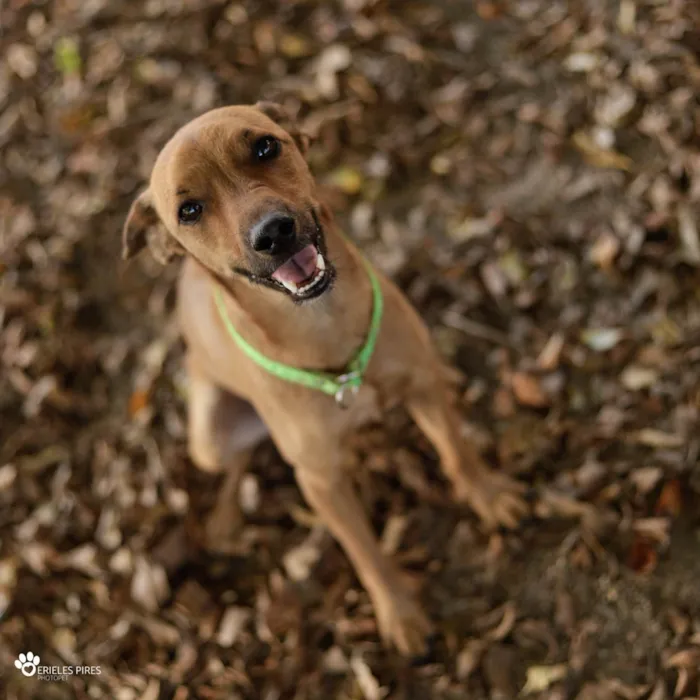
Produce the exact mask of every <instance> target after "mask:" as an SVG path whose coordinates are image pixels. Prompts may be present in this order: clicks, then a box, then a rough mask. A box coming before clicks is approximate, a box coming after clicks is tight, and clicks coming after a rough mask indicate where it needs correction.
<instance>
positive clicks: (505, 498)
mask: <svg viewBox="0 0 700 700" xmlns="http://www.w3.org/2000/svg"><path fill="white" fill-rule="evenodd" d="M524 493H525V485H524V484H522V483H520V482H519V481H516V480H515V479H511V478H510V477H509V476H506V475H505V474H501V473H499V472H496V471H492V470H490V469H484V471H483V472H482V473H481V474H480V475H479V478H478V479H476V480H470V481H469V482H465V483H463V484H460V485H458V486H457V488H456V493H455V496H456V498H457V500H458V501H460V502H462V503H466V504H467V505H469V506H470V507H471V508H472V509H473V510H474V512H475V513H476V514H477V515H478V516H479V518H480V519H481V521H482V523H483V524H484V525H485V526H486V527H487V528H488V529H496V528H498V527H506V528H508V529H511V530H512V529H514V528H516V527H517V526H518V524H519V523H520V521H521V520H522V519H523V518H524V517H525V516H526V515H528V513H529V512H530V508H529V507H528V504H527V502H526V501H525V499H524V498H523V494H524Z"/></svg>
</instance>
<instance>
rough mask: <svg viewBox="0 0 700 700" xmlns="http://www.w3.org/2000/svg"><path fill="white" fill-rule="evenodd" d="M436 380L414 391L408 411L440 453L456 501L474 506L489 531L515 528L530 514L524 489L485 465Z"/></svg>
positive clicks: (434, 378) (421, 383)
mask: <svg viewBox="0 0 700 700" xmlns="http://www.w3.org/2000/svg"><path fill="white" fill-rule="evenodd" d="M432 379H433V381H432V382H426V381H421V382H420V384H417V385H414V386H413V387H412V388H411V390H410V393H409V396H408V399H407V408H408V411H409V413H410V414H411V416H412V417H413V420H414V421H415V422H416V424H417V425H418V427H419V428H420V429H421V431H422V432H423V434H424V435H425V436H426V437H427V438H428V440H429V441H430V442H431V443H432V445H433V447H434V448H435V451H436V452H437V453H438V457H439V459H440V466H441V468H442V470H443V472H444V474H445V476H446V477H447V478H448V479H449V480H450V482H451V483H452V486H453V488H454V492H455V496H456V498H457V499H458V500H460V501H462V502H465V503H467V504H468V505H470V506H471V507H472V508H473V510H474V511H475V512H476V514H477V515H478V516H479V517H480V518H481V520H482V521H483V522H484V524H485V525H486V526H487V527H489V528H494V527H497V526H498V525H504V526H506V527H509V528H513V527H515V526H516V525H517V524H518V521H519V520H520V518H522V517H523V516H524V515H525V514H526V512H527V506H526V504H525V502H524V500H523V499H522V497H521V494H522V493H523V491H524V487H523V485H522V484H520V483H519V482H517V481H515V480H513V479H511V478H510V477H508V476H506V475H505V474H502V473H499V472H496V471H493V470H492V469H490V468H489V467H488V466H487V465H486V464H485V463H484V461H483V459H482V458H481V456H480V455H479V452H478V450H477V449H476V447H475V445H474V444H473V443H472V442H471V441H470V440H468V439H466V438H465V437H463V436H462V434H461V431H460V425H459V416H458V414H457V411H456V409H455V408H454V407H453V406H452V405H451V404H450V403H449V394H448V391H447V388H446V387H445V386H444V384H443V382H442V381H441V379H440V378H439V377H438V376H437V373H435V376H433V377H432Z"/></svg>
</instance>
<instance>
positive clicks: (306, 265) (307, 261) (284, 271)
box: [272, 245, 318, 284]
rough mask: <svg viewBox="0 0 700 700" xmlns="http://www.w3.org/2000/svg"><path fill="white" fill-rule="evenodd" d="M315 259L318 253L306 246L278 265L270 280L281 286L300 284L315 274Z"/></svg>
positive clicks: (311, 247)
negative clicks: (286, 283)
mask: <svg viewBox="0 0 700 700" xmlns="http://www.w3.org/2000/svg"><path fill="white" fill-rule="evenodd" d="M317 258H318V251H317V250H316V246H314V245H307V246H306V248H304V249H303V250H300V251H299V252H298V253H297V254H296V255H293V256H292V257H291V258H289V260H287V262H286V263H284V264H283V265H280V266H279V267H278V268H277V269H276V270H275V271H274V272H273V273H272V279H275V280H277V281H278V282H279V283H281V284H284V283H285V282H293V283H294V284H301V283H302V282H305V281H306V280H307V279H309V277H311V275H313V274H314V272H316V260H317Z"/></svg>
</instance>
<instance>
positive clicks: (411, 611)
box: [374, 591, 433, 657]
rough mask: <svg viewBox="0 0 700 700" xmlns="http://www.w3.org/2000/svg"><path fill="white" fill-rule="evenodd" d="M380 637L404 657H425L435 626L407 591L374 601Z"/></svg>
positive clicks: (396, 592)
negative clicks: (429, 638)
mask: <svg viewBox="0 0 700 700" xmlns="http://www.w3.org/2000/svg"><path fill="white" fill-rule="evenodd" d="M374 608H375V613H376V616H377V624H378V626H379V634H380V635H381V637H382V639H383V641H384V643H385V644H387V645H389V646H394V647H396V649H397V650H398V651H399V653H400V654H402V655H403V656H408V657H416V656H423V655H424V654H425V653H426V651H427V648H428V637H429V635H431V634H432V632H433V626H432V624H431V622H430V620H429V619H428V617H427V616H426V615H425V613H424V612H423V610H421V608H420V606H419V605H418V603H417V602H416V601H415V600H413V598H411V597H410V595H408V594H407V593H405V592H400V591H395V592H394V593H393V594H392V595H391V596H387V597H386V598H382V599H381V601H379V600H378V601H375V605H374Z"/></svg>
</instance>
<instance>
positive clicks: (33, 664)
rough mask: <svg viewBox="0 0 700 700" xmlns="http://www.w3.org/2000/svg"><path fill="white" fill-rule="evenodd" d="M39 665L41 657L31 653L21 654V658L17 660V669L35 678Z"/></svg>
mask: <svg viewBox="0 0 700 700" xmlns="http://www.w3.org/2000/svg"><path fill="white" fill-rule="evenodd" d="M38 665H39V657H38V656H34V654H33V653H32V652H31V651H28V652H27V653H26V655H25V654H20V655H19V658H18V659H16V660H15V668H18V669H19V670H20V671H22V673H23V674H24V675H25V676H33V675H34V674H35V673H36V669H37V666H38Z"/></svg>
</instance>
